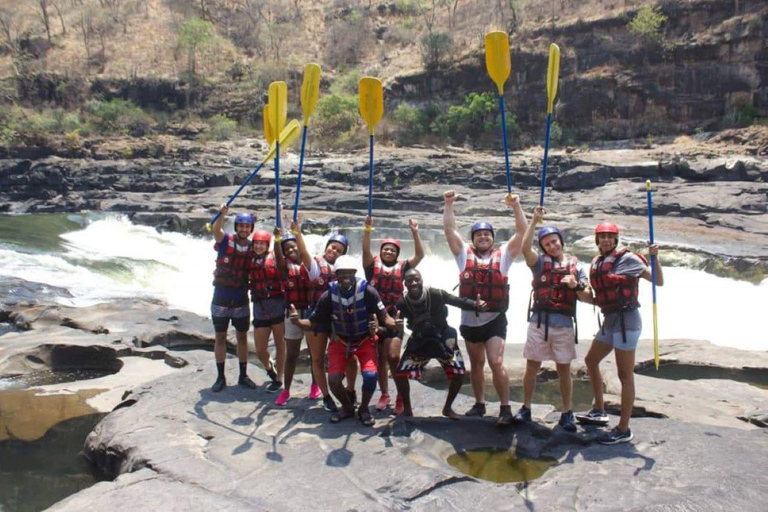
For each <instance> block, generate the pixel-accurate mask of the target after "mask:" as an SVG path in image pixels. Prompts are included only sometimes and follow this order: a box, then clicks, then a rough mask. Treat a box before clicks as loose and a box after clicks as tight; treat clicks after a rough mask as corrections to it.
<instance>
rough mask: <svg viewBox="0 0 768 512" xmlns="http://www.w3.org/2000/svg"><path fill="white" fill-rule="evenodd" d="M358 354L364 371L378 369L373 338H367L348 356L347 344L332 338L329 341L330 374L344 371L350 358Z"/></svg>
mask: <svg viewBox="0 0 768 512" xmlns="http://www.w3.org/2000/svg"><path fill="white" fill-rule="evenodd" d="M354 356H357V360H358V361H360V367H361V368H362V371H364V372H375V371H378V368H377V366H376V344H375V340H374V343H371V338H366V340H365V341H363V342H362V343H361V344H360V345H359V346H358V347H357V350H356V351H354V352H350V354H349V357H347V346H346V345H345V344H344V343H342V342H341V341H339V340H338V338H332V339H331V341H330V342H329V343H328V375H331V374H334V373H344V370H345V369H346V367H347V363H348V362H349V360H350V358H352V357H354Z"/></svg>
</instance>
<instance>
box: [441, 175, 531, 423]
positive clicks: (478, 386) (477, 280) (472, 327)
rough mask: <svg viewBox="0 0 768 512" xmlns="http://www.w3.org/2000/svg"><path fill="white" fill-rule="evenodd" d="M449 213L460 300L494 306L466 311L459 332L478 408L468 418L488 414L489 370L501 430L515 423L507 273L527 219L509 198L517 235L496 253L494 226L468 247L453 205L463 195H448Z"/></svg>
mask: <svg viewBox="0 0 768 512" xmlns="http://www.w3.org/2000/svg"><path fill="white" fill-rule="evenodd" d="M443 197H444V199H445V210H444V212H443V229H444V231H445V237H446V239H447V240H448V246H449V247H450V249H451V252H452V253H453V255H454V256H455V257H456V264H457V265H458V267H459V296H460V297H462V298H464V299H470V300H474V299H475V298H478V297H479V298H481V299H483V300H484V301H485V302H487V303H488V311H487V312H483V313H479V312H476V311H475V312H470V311H462V312H461V325H460V327H459V331H460V332H461V336H462V337H463V338H464V341H465V342H466V346H467V354H469V362H470V363H471V366H470V369H469V371H470V381H471V382H472V392H473V393H474V395H475V405H473V406H472V408H471V409H470V410H469V411H468V412H467V413H466V414H467V416H484V415H485V373H484V370H483V367H484V366H485V360H486V358H487V359H488V366H490V367H491V372H492V373H493V386H494V388H496V392H497V393H498V394H499V398H500V400H501V407H500V409H499V419H498V420H497V421H496V424H497V425H499V426H505V425H511V424H512V409H511V406H510V405H509V376H507V370H506V369H505V368H504V347H505V345H506V337H507V316H506V311H507V307H508V306H509V284H508V282H507V274H508V273H509V267H510V266H511V265H512V261H514V259H515V258H517V256H518V255H519V254H520V249H521V245H522V241H523V233H524V232H525V229H526V228H527V227H528V223H527V221H526V219H525V214H524V213H523V209H522V208H521V206H520V201H519V198H518V197H517V196H516V195H511V194H509V195H507V196H506V197H505V202H506V204H507V205H508V206H509V207H510V208H512V211H513V212H514V215H515V235H514V236H513V237H512V238H511V239H510V240H509V241H508V242H507V243H506V244H504V246H503V249H502V248H496V249H494V248H493V243H494V236H495V232H494V230H493V226H491V224H489V223H488V222H476V223H475V224H473V225H472V229H471V230H470V238H471V242H472V245H467V244H465V243H464V240H463V239H462V238H461V235H460V234H459V233H458V231H456V219H455V217H454V212H453V203H454V201H456V198H457V197H458V194H456V192H455V191H453V190H449V191H447V192H445V194H443Z"/></svg>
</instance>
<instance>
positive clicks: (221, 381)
mask: <svg viewBox="0 0 768 512" xmlns="http://www.w3.org/2000/svg"><path fill="white" fill-rule="evenodd" d="M225 387H227V379H225V378H224V377H219V378H218V379H216V382H214V383H213V386H211V391H213V392H214V393H218V392H219V391H221V390H222V389H224V388H225Z"/></svg>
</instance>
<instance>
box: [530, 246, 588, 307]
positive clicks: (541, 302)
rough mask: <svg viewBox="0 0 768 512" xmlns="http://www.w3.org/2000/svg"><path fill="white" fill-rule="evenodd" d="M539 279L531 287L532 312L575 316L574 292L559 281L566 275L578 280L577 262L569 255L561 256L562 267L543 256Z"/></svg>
mask: <svg viewBox="0 0 768 512" xmlns="http://www.w3.org/2000/svg"><path fill="white" fill-rule="evenodd" d="M543 260H544V261H543V263H544V265H543V267H542V271H541V277H540V278H539V279H534V280H533V282H532V285H533V311H549V312H554V313H561V314H563V315H567V316H571V317H572V316H574V315H575V314H576V290H571V289H570V288H568V287H567V286H565V285H561V284H560V281H562V280H563V278H564V277H565V276H567V275H569V274H570V275H572V276H574V277H576V278H577V279H578V269H577V267H576V264H577V263H578V260H577V259H576V258H575V257H572V256H570V255H567V254H566V255H564V256H563V263H565V264H564V265H555V262H554V260H553V259H552V258H551V257H550V256H548V255H546V254H545V255H544V256H543Z"/></svg>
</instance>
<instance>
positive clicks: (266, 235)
mask: <svg viewBox="0 0 768 512" xmlns="http://www.w3.org/2000/svg"><path fill="white" fill-rule="evenodd" d="M253 241H254V242H267V243H269V242H270V241H272V233H270V232H269V231H267V230H266V229H259V230H257V231H256V232H255V233H254V234H253Z"/></svg>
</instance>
